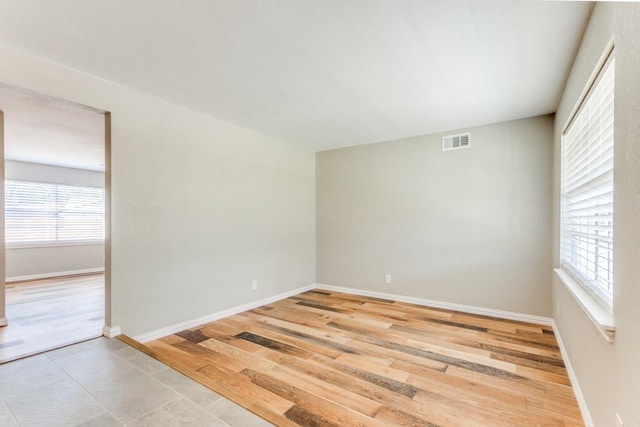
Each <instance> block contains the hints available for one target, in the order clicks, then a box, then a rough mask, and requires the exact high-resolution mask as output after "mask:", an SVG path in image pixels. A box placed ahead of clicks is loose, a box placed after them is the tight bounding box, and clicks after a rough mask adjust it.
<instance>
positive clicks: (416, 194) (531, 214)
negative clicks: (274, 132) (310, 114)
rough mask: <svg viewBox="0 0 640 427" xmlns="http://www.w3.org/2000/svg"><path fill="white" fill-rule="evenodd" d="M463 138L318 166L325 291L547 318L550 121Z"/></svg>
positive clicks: (341, 155)
mask: <svg viewBox="0 0 640 427" xmlns="http://www.w3.org/2000/svg"><path fill="white" fill-rule="evenodd" d="M466 130H470V131H471V138H472V146H471V148H468V149H464V150H456V151H447V152H443V151H441V136H442V134H437V135H427V136H420V137H415V138H409V139H403V140H398V141H391V142H383V143H378V144H371V145H365V146H359V147H352V148H345V149H339V150H332V151H324V152H320V153H318V154H317V156H316V159H317V163H316V173H317V211H318V220H317V221H318V222H317V233H318V234H317V241H318V247H317V280H318V282H319V283H323V284H328V285H337V286H348V287H353V288H358V289H366V290H375V291H381V292H389V293H395V294H401V295H406V296H413V297H419V298H427V299H432V300H439V301H443V302H453V303H459V304H466V305H472V306H479V307H487V308H494V309H500V310H506V311H513V312H519V313H526V314H533V315H544V316H547V315H550V299H551V296H550V288H549V280H550V279H549V275H550V273H549V272H550V271H551V257H550V252H551V238H550V235H549V232H548V230H549V229H550V228H551V200H552V199H551V189H552V187H551V184H552V167H551V164H552V150H551V148H552V131H553V116H543V117H536V118H531V119H525V120H517V121H510V122H505V123H498V124H494V125H488V126H482V127H477V128H471V129H464V131H466ZM450 133H456V131H453V132H450ZM450 133H449V132H447V133H446V134H450ZM386 273H389V274H391V275H392V284H390V285H387V284H385V283H384V279H385V274H386Z"/></svg>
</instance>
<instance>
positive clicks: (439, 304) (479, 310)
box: [315, 283, 553, 326]
mask: <svg viewBox="0 0 640 427" xmlns="http://www.w3.org/2000/svg"><path fill="white" fill-rule="evenodd" d="M315 287H316V288H317V289H326V290H328V291H335V292H343V293H345V294H355V295H361V296H365V297H373V298H383V299H389V300H393V301H399V302H407V303H410V304H417V305H423V306H425V307H434V308H442V309H445V310H453V311H461V312H463V313H469V314H479V315H482V316H491V317H497V318H500V319H508V320H518V321H521V322H531V323H538V324H541V325H547V326H551V324H552V322H553V319H551V318H550V317H544V316H535V315H532V314H524V313H515V312H512V311H503V310H496V309H493V308H484V307H477V306H473V305H464V304H456V303H452V302H443V301H436V300H431V299H425V298H416V297H408V296H404V295H397V294H389V293H386V292H376V291H366V290H363V289H355V288H344V287H342V286H332V285H323V284H319V283H317V284H316V285H315Z"/></svg>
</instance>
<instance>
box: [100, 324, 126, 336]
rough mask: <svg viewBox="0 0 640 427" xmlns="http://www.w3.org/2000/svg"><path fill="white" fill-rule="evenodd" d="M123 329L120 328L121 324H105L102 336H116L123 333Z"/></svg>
mask: <svg viewBox="0 0 640 427" xmlns="http://www.w3.org/2000/svg"><path fill="white" fill-rule="evenodd" d="M121 334H122V331H121V330H120V326H107V325H104V326H103V327H102V336H103V337H107V338H115V337H117V336H118V335H121Z"/></svg>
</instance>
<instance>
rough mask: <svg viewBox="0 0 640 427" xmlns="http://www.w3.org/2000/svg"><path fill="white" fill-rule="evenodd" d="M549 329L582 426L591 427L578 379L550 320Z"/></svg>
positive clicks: (553, 323)
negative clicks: (578, 409) (552, 334)
mask: <svg viewBox="0 0 640 427" xmlns="http://www.w3.org/2000/svg"><path fill="white" fill-rule="evenodd" d="M551 327H552V328H553V332H554V334H555V336H556V341H557V342H558V347H560V354H562V360H563V361H564V366H565V368H566V369H567V373H568V374H569V380H570V381H571V386H572V387H573V392H574V394H575V395H576V400H577V401H578V407H579V408H580V413H581V414H582V420H583V421H584V425H585V426H586V427H593V426H594V424H593V419H591V414H590V413H589V408H588V407H587V401H586V400H585V398H584V395H583V394H582V390H581V389H580V384H578V377H576V374H575V372H574V371H573V367H572V366H571V360H570V359H569V354H568V353H567V349H566V348H565V346H564V342H563V341H562V336H561V335H560V330H559V329H558V325H557V324H556V322H555V320H552V324H551Z"/></svg>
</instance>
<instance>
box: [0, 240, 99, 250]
mask: <svg viewBox="0 0 640 427" xmlns="http://www.w3.org/2000/svg"><path fill="white" fill-rule="evenodd" d="M97 245H104V240H73V241H66V242H28V243H27V242H25V243H7V244H6V249H31V248H50V247H56V246H97Z"/></svg>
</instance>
